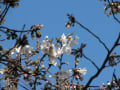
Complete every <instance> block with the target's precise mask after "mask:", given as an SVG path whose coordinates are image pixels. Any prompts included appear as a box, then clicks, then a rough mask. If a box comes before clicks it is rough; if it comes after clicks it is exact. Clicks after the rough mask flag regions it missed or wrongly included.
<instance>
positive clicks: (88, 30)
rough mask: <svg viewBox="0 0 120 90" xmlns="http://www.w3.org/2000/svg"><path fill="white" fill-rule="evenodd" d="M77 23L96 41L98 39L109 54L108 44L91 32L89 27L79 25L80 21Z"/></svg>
mask: <svg viewBox="0 0 120 90" xmlns="http://www.w3.org/2000/svg"><path fill="white" fill-rule="evenodd" d="M76 23H77V24H78V25H80V26H81V27H82V28H84V29H85V30H86V31H87V32H89V33H90V34H91V35H92V36H94V37H95V38H96V39H98V41H99V42H100V43H101V44H102V45H103V46H104V47H105V49H106V50H107V51H108V52H109V49H108V47H107V46H106V44H105V43H104V42H103V41H102V40H101V39H100V38H99V37H98V36H97V35H96V34H94V33H93V32H91V30H90V29H88V28H87V27H85V26H83V25H82V24H81V23H79V22H78V21H76Z"/></svg>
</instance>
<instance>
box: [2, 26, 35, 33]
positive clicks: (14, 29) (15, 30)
mask: <svg viewBox="0 0 120 90" xmlns="http://www.w3.org/2000/svg"><path fill="white" fill-rule="evenodd" d="M0 28H3V29H7V30H11V31H14V32H28V31H33V30H24V31H23V30H15V29H10V28H7V27H4V26H0Z"/></svg>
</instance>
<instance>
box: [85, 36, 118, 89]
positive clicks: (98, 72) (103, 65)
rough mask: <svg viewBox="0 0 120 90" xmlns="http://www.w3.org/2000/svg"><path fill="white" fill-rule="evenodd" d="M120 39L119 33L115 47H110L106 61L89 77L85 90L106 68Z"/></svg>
mask: <svg viewBox="0 0 120 90" xmlns="http://www.w3.org/2000/svg"><path fill="white" fill-rule="evenodd" d="M119 40H120V34H119V36H118V38H117V40H116V41H115V43H114V45H113V47H112V48H111V49H110V51H109V52H108V54H107V56H106V58H105V60H104V62H103V64H102V66H101V68H100V69H99V70H98V71H97V73H96V74H95V75H93V76H92V77H91V78H90V79H89V81H88V83H87V84H86V86H85V88H84V90H86V89H87V88H88V87H89V85H90V84H91V82H92V81H93V80H94V79H95V78H96V77H97V76H98V75H99V74H100V73H101V71H102V70H103V69H104V68H105V65H106V63H107V61H108V60H109V56H110V54H111V53H112V51H113V50H114V49H115V48H116V46H117V44H118V42H119Z"/></svg>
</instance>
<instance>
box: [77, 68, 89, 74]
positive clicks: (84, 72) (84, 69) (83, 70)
mask: <svg viewBox="0 0 120 90" xmlns="http://www.w3.org/2000/svg"><path fill="white" fill-rule="evenodd" d="M77 72H79V73H80V74H81V75H85V74H86V72H87V69H86V68H83V69H82V68H78V69H77Z"/></svg>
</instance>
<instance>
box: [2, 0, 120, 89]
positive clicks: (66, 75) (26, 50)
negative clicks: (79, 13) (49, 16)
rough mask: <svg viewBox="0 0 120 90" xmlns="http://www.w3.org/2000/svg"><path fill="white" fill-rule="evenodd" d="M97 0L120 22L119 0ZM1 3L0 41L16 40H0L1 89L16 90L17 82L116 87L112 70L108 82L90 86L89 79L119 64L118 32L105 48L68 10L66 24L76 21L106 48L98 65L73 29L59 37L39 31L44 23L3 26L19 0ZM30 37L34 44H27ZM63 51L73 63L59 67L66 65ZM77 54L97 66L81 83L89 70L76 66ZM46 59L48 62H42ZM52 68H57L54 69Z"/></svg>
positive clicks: (51, 86) (29, 85) (34, 86)
mask: <svg viewBox="0 0 120 90" xmlns="http://www.w3.org/2000/svg"><path fill="white" fill-rule="evenodd" d="M100 1H102V2H104V3H105V7H104V10H105V14H106V16H113V19H114V20H115V21H116V22H118V23H120V20H119V18H118V17H117V16H118V14H119V13H120V2H119V1H114V0H104V1H103V0H100ZM0 3H1V7H4V8H1V9H0V42H1V43H2V42H5V43H7V42H8V41H10V42H12V41H15V42H14V45H13V46H10V47H9V48H7V49H6V48H4V47H3V45H2V44H0V65H1V66H2V67H3V68H0V80H1V82H4V84H1V89H2V90H17V89H19V86H20V87H22V88H23V89H25V90H37V87H41V89H43V90H70V89H71V90H87V89H91V88H97V89H99V90H111V89H119V87H120V79H119V78H118V76H117V75H116V73H115V70H114V72H113V73H111V74H112V76H113V78H112V81H109V82H107V85H105V84H104V83H103V84H100V85H98V86H91V83H92V81H93V80H94V79H95V78H97V77H98V76H99V75H100V73H101V72H102V71H103V70H104V69H105V68H108V67H114V66H116V65H117V64H119V62H120V55H119V54H117V53H115V52H114V50H115V49H116V48H117V47H119V45H120V42H119V40H120V33H119V34H118V37H117V38H116V40H115V42H114V45H113V46H112V47H111V48H108V46H107V45H106V44H105V42H104V41H103V40H101V38H100V37H99V36H97V35H96V34H95V33H94V32H92V31H91V30H90V29H89V28H87V27H86V26H84V25H83V24H81V23H80V22H79V21H77V18H76V17H75V16H74V15H73V14H67V18H68V19H67V18H66V21H67V20H68V21H67V22H66V23H65V26H66V28H71V27H73V28H74V27H75V25H79V26H80V27H82V28H83V29H84V30H86V31H87V32H88V33H89V34H91V35H92V36H93V37H94V38H95V39H97V40H98V41H99V44H101V45H102V46H103V47H104V49H105V50H106V51H107V55H106V57H105V59H104V60H103V64H102V65H101V66H100V67H99V66H98V65H97V64H96V62H94V61H93V60H92V59H90V58H89V57H87V56H86V54H85V53H84V52H83V50H84V48H86V47H87V45H86V44H85V43H78V40H79V37H78V36H76V35H74V33H69V34H64V33H63V34H62V35H60V37H56V38H55V39H50V38H49V36H44V35H42V33H41V30H42V28H43V27H44V25H43V24H38V25H32V26H31V27H30V28H29V29H27V30H25V25H23V27H22V29H21V30H16V29H11V28H9V27H6V26H5V21H7V20H6V19H5V16H6V15H7V12H8V11H9V9H10V8H12V9H14V8H17V7H19V0H0ZM21 7H22V6H21ZM41 37H44V40H42V41H40V38H41ZM29 39H35V40H36V47H33V46H32V45H31V44H30V41H29ZM75 45H79V47H78V48H74V46H75ZM64 55H67V56H74V60H73V64H72V65H73V66H72V67H71V68H70V69H68V70H63V69H62V66H64V65H68V66H69V62H65V61H64V58H63V57H64ZM80 58H85V59H86V60H88V61H89V62H90V63H91V64H92V65H93V66H94V68H96V69H97V72H96V73H95V74H94V75H93V76H92V77H89V76H88V77H89V80H88V82H87V83H86V84H81V81H83V80H84V79H85V78H83V76H84V75H86V73H88V72H87V68H86V67H84V68H81V67H79V62H80V60H79V59H80ZM46 62H47V65H48V66H46V65H45V63H46ZM51 68H54V69H56V68H58V69H57V71H56V72H55V73H53V72H52V71H51Z"/></svg>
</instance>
